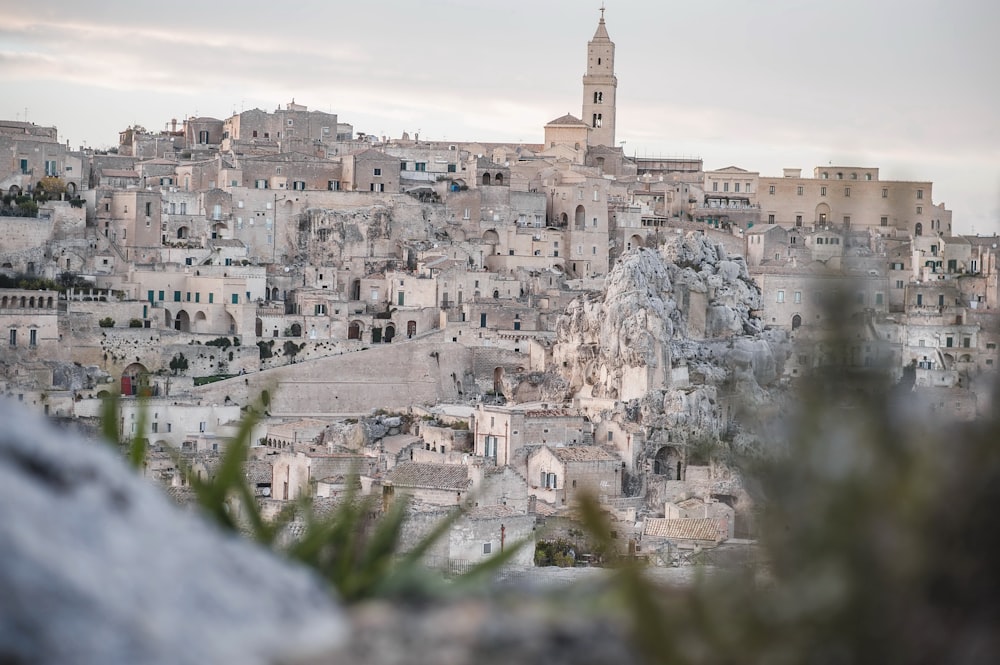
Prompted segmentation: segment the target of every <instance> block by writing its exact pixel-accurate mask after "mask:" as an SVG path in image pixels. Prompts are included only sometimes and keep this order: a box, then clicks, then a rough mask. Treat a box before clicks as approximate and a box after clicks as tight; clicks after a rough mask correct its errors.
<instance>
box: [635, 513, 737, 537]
mask: <svg viewBox="0 0 1000 665" xmlns="http://www.w3.org/2000/svg"><path fill="white" fill-rule="evenodd" d="M642 533H643V535H644V536H649V537H651V538H667V539H669V540H711V541H719V540H721V538H720V536H719V522H718V520H715V519H711V518H699V519H666V518H663V517H647V518H646V523H645V525H644V528H643V532H642Z"/></svg>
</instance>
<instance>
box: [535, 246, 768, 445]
mask: <svg viewBox="0 0 1000 665" xmlns="http://www.w3.org/2000/svg"><path fill="white" fill-rule="evenodd" d="M760 299H761V294H760V289H759V288H758V287H757V285H756V284H755V283H754V282H753V281H752V280H751V279H750V276H749V273H748V272H747V267H746V263H745V262H744V260H743V258H742V257H731V256H727V255H726V253H725V251H724V250H723V248H722V247H721V246H718V245H713V244H712V243H711V242H709V241H708V240H707V239H706V238H705V237H704V236H702V235H700V234H695V233H690V234H688V235H685V236H679V235H678V236H672V237H671V238H669V239H668V240H667V242H666V243H665V244H664V245H663V246H661V248H660V249H659V250H652V249H646V248H639V249H635V250H632V251H630V252H627V253H626V254H623V255H622V257H621V259H620V260H619V262H618V263H617V264H616V265H615V267H614V269H613V270H612V271H611V273H610V274H609V275H608V278H607V281H606V288H605V290H604V291H603V292H602V293H598V294H591V295H588V296H582V297H580V298H577V299H575V300H574V301H573V302H571V303H570V305H569V306H568V308H567V310H566V313H565V315H564V316H563V317H562V318H561V319H560V320H559V323H558V325H557V329H556V335H557V341H556V344H555V347H554V349H553V360H554V364H555V368H556V371H558V372H559V373H560V374H561V375H562V376H563V377H564V379H565V380H566V381H567V383H568V385H569V394H570V396H572V397H581V398H596V399H602V400H613V401H614V402H613V403H614V404H615V405H616V406H615V407H614V408H612V409H611V411H612V412H613V413H605V414H604V418H610V419H612V420H616V421H618V422H620V423H621V424H623V425H626V424H627V425H631V427H632V428H635V427H636V426H638V427H640V428H641V429H642V430H643V431H642V432H641V433H642V437H643V438H644V439H645V440H646V441H649V442H654V441H656V440H657V439H659V438H661V436H662V438H664V439H665V440H668V439H669V436H671V435H672V436H673V438H672V440H673V441H685V440H686V441H691V440H695V439H703V438H706V437H707V438H713V439H718V438H719V437H720V436H721V435H722V434H723V432H724V431H725V430H726V427H727V424H728V423H729V422H730V420H731V419H732V418H733V417H734V416H735V412H736V410H737V409H738V408H741V407H746V406H748V405H749V406H756V405H760V404H762V403H764V402H766V401H767V400H768V399H769V397H768V393H767V391H766V389H765V388H766V387H767V386H770V385H772V384H773V383H774V382H776V381H777V379H778V377H779V376H780V374H781V365H782V363H783V362H784V358H785V356H786V355H787V353H788V344H787V340H786V338H785V336H784V335H783V334H782V333H776V332H773V331H765V330H764V329H763V325H762V323H761V321H760V320H759V319H757V318H756V316H755V315H754V311H755V310H757V309H759V308H760ZM666 432H670V435H668V434H666ZM636 452H638V451H636Z"/></svg>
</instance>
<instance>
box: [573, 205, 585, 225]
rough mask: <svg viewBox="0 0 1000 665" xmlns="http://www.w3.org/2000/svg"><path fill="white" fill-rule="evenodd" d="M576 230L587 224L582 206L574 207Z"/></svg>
mask: <svg viewBox="0 0 1000 665" xmlns="http://www.w3.org/2000/svg"><path fill="white" fill-rule="evenodd" d="M573 222H574V223H575V224H576V228H578V229H582V228H583V227H584V226H586V224H587V210H586V208H584V207H583V206H582V205H578V206H577V207H576V214H575V215H574V217H573Z"/></svg>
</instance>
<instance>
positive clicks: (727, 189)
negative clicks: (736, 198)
mask: <svg viewBox="0 0 1000 665" xmlns="http://www.w3.org/2000/svg"><path fill="white" fill-rule="evenodd" d="M722 191H724V192H728V191H729V183H728V182H724V183H722Z"/></svg>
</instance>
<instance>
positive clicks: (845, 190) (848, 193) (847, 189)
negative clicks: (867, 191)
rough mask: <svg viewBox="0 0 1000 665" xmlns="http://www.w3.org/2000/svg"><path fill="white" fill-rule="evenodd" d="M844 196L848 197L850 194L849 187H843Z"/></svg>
mask: <svg viewBox="0 0 1000 665" xmlns="http://www.w3.org/2000/svg"><path fill="white" fill-rule="evenodd" d="M844 196H846V197H850V196H851V188H850V187H844Z"/></svg>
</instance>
